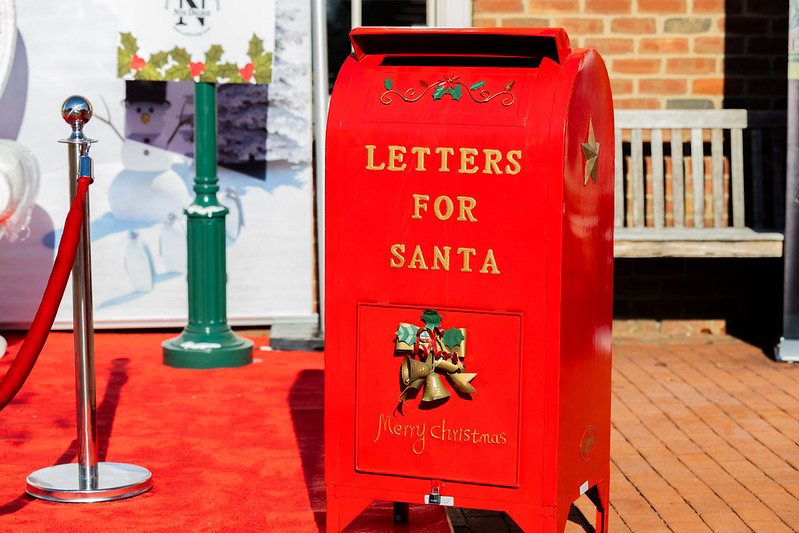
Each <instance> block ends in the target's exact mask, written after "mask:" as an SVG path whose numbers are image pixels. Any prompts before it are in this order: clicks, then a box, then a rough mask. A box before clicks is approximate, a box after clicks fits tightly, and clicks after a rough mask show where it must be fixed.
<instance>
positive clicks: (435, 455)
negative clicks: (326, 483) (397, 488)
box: [355, 304, 540, 487]
mask: <svg viewBox="0 0 799 533" xmlns="http://www.w3.org/2000/svg"><path fill="white" fill-rule="evenodd" d="M430 311H431V310H425V309H422V308H419V307H395V306H386V305H375V304H362V305H360V306H359V308H358V331H357V335H358V349H357V350H358V351H357V369H356V376H357V377H356V389H355V394H356V398H357V401H356V419H355V468H356V470H358V471H359V472H372V473H375V474H393V475H397V476H404V477H416V478H422V479H426V480H429V479H438V480H448V481H461V482H468V483H477V484H487V485H498V486H507V487H514V486H518V461H519V391H520V380H521V375H522V372H523V368H522V365H521V348H520V344H521V317H520V316H519V315H518V314H509V313H482V312H475V311H469V310H454V309H437V310H435V311H436V312H437V313H438V314H437V315H436V314H431V313H430ZM425 312H427V313H428V314H427V315H424V313H425ZM431 315H432V316H434V317H436V316H438V317H440V320H441V328H439V332H441V333H440V336H441V337H443V338H447V335H450V336H452V335H454V336H455V338H454V339H453V340H448V341H443V342H450V343H452V344H455V343H457V344H456V348H455V350H453V351H452V352H450V353H449V354H448V353H447V352H445V351H444V350H442V351H441V352H440V354H439V355H438V356H436V354H433V353H431V354H430V357H431V358H432V359H436V360H437V361H438V362H440V363H441V365H445V366H446V365H453V364H454V362H455V361H456V357H457V361H459V362H460V363H461V364H463V366H464V367H465V372H462V373H460V376H459V375H453V374H450V373H448V372H446V371H443V370H442V369H441V368H439V369H438V371H437V372H433V373H430V371H429V367H425V366H424V364H423V362H422V361H420V360H419V358H418V357H414V356H413V346H414V344H416V343H417V337H418V336H419V332H420V331H422V332H423V331H424V329H423V328H424V321H423V320H421V319H422V318H423V317H424V316H431ZM397 337H399V338H401V339H402V340H401V341H399V342H398V341H397V340H396V339H397ZM398 347H399V349H398ZM452 354H457V356H453V355H452ZM410 361H413V363H410ZM408 364H412V365H415V366H414V367H413V370H414V371H416V372H417V375H418V376H419V377H418V378H416V377H412V379H420V380H422V379H424V382H421V383H419V384H418V385H419V386H418V387H417V388H409V387H407V386H406V385H404V384H403V383H402V378H401V369H402V367H403V365H406V366H407V365H408ZM433 374H435V376H437V377H435V383H431V382H427V376H431V378H432V375H433ZM459 377H460V378H461V380H460V382H457V381H455V380H456V379H458V378H459ZM467 380H468V383H469V384H470V385H472V387H471V388H472V389H473V390H474V392H473V393H470V392H463V391H460V390H458V389H457V388H455V387H454V386H453V385H458V386H462V385H461V384H462V383H466V382H467ZM406 388H407V390H405V389H406ZM432 388H435V390H432ZM467 390H468V388H467ZM403 391H405V392H404V394H403ZM436 393H438V394H439V395H440V396H441V398H440V399H437V400H431V401H425V399H424V398H425V395H427V397H428V398H433V397H434V395H435V394H436ZM528 422H529V423H532V424H540V420H529V421H528Z"/></svg>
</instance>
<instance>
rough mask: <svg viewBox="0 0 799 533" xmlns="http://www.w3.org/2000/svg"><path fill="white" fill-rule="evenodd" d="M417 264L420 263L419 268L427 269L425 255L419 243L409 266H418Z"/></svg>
mask: <svg viewBox="0 0 799 533" xmlns="http://www.w3.org/2000/svg"><path fill="white" fill-rule="evenodd" d="M417 264H418V265H419V269H421V270H427V265H426V264H425V262H424V255H422V248H421V247H420V246H419V245H418V244H417V245H416V249H415V250H414V251H413V255H412V256H411V262H410V264H409V265H408V268H416V265H417Z"/></svg>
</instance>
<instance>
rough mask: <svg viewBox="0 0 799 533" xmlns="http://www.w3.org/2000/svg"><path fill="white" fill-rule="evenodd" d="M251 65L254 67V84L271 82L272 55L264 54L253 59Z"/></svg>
mask: <svg viewBox="0 0 799 533" xmlns="http://www.w3.org/2000/svg"><path fill="white" fill-rule="evenodd" d="M252 64H253V65H255V74H254V75H253V76H254V77H255V81H256V83H271V82H272V54H271V53H269V54H264V55H261V56H258V57H255V58H253V60H252Z"/></svg>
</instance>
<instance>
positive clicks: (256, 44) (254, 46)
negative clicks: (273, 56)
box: [247, 33, 264, 62]
mask: <svg viewBox="0 0 799 533" xmlns="http://www.w3.org/2000/svg"><path fill="white" fill-rule="evenodd" d="M247 55H249V56H250V59H252V60H253V62H255V58H256V57H260V56H262V55H264V42H263V41H262V40H261V39H259V38H258V37H257V36H256V35H255V34H254V33H253V34H252V39H250V47H249V48H248V49H247Z"/></svg>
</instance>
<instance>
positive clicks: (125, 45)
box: [119, 32, 139, 57]
mask: <svg viewBox="0 0 799 533" xmlns="http://www.w3.org/2000/svg"><path fill="white" fill-rule="evenodd" d="M119 42H120V43H121V45H122V49H124V50H125V52H127V53H128V54H129V55H130V56H131V57H132V56H133V54H135V53H136V52H138V51H139V45H138V43H137V42H136V39H135V37H133V35H131V34H130V33H128V32H125V33H120V34H119Z"/></svg>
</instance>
